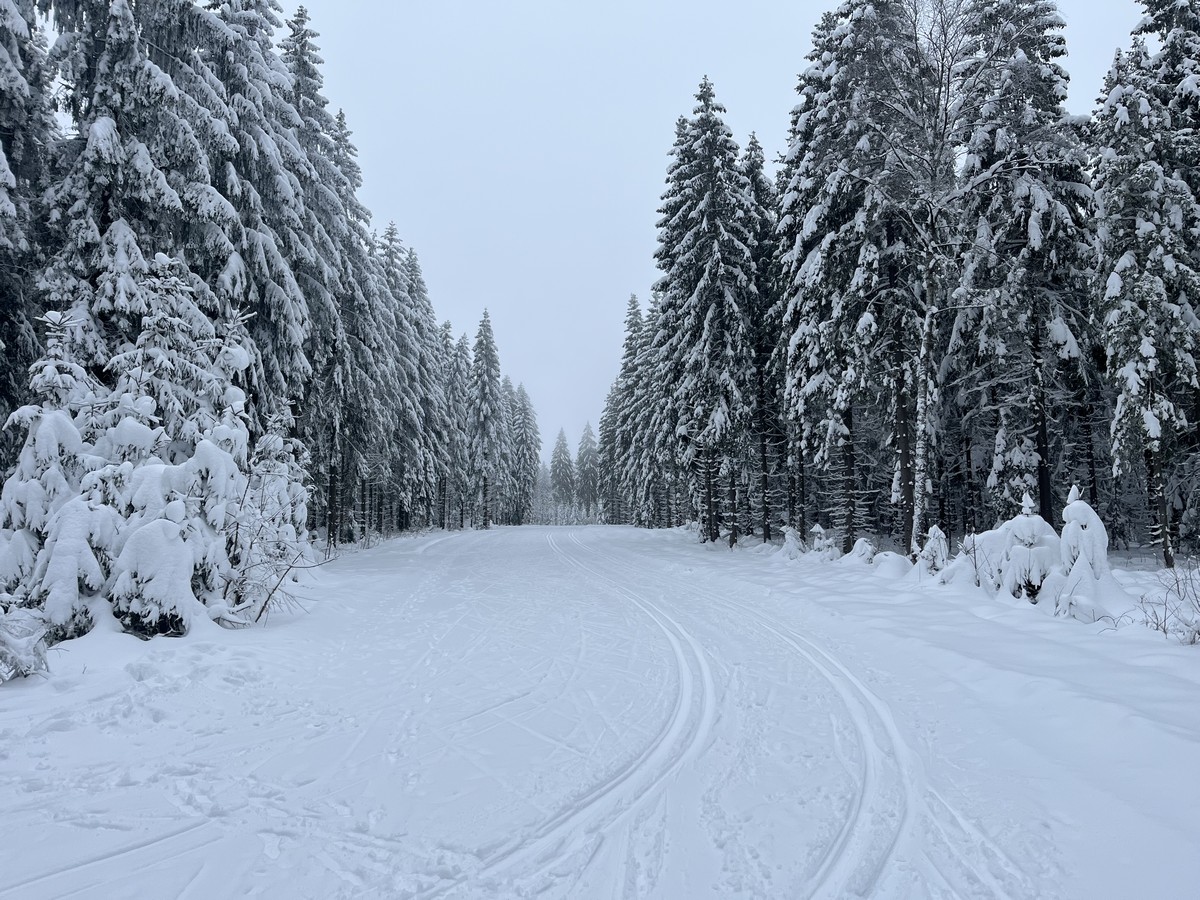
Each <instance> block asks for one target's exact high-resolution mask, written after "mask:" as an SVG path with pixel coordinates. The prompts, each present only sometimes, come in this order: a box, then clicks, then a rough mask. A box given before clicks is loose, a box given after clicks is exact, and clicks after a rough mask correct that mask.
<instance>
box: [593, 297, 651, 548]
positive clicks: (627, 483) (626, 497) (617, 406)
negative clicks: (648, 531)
mask: <svg viewBox="0 0 1200 900" xmlns="http://www.w3.org/2000/svg"><path fill="white" fill-rule="evenodd" d="M647 338H648V335H647V334H646V326H645V323H644V321H643V318H642V308H641V304H640V303H639V302H638V298H637V296H636V295H633V294H631V295H630V297H629V303H628V306H627V307H626V311H625V338H624V342H623V345H622V349H621V368H620V370H619V371H618V372H617V378H616V381H615V382H613V386H612V390H611V391H610V392H609V397H608V402H607V403H606V404H605V407H604V414H603V415H602V416H601V417H600V434H601V447H602V450H601V460H600V465H601V468H602V470H603V472H604V474H603V476H602V477H603V478H604V481H605V483H606V485H607V486H608V487H607V488H606V498H605V517H606V519H607V521H609V522H611V523H613V524H626V523H630V522H635V521H638V519H637V517H636V516H635V514H634V508H635V503H634V498H635V496H636V495H637V493H638V491H637V488H636V484H635V468H634V459H635V457H636V455H637V454H638V451H639V449H640V448H641V447H642V446H643V444H644V443H646V442H652V440H653V435H652V434H651V432H650V431H649V429H648V428H645V429H643V427H642V426H643V425H647V426H648V425H649V422H648V421H646V422H639V421H638V420H637V410H638V408H639V396H638V394H639V370H638V366H639V362H640V359H641V357H642V355H643V352H644V351H645V352H648V351H649V348H648V347H646V346H644V342H645V341H646V340H647ZM606 421H607V422H608V423H610V424H608V425H607V426H606V424H605V423H606ZM643 524H646V523H643Z"/></svg>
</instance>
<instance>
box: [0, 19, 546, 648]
mask: <svg viewBox="0 0 1200 900" xmlns="http://www.w3.org/2000/svg"><path fill="white" fill-rule="evenodd" d="M280 11H281V7H280V6H279V4H278V2H276V0H228V2H221V3H196V2H194V0H36V2H35V0H0V141H2V144H0V149H2V151H3V152H2V153H0V344H2V348H3V355H2V356H0V419H4V420H7V422H8V428H6V429H5V430H4V432H3V435H2V437H0V471H3V472H4V474H5V476H6V480H5V482H4V487H3V493H2V495H0V613H8V614H10V616H14V617H15V616H17V615H18V613H22V612H23V613H28V614H31V615H33V616H34V617H36V620H37V622H38V623H39V624H38V628H39V629H44V630H45V631H46V637H47V640H49V641H50V642H55V641H59V640H62V639H65V638H67V637H71V636H73V635H77V634H80V633H83V632H85V631H87V630H88V629H90V628H91V627H92V626H93V625H94V624H95V622H96V621H97V619H99V618H102V617H104V616H107V615H108V614H109V612H110V610H111V613H112V615H115V616H116V617H117V619H118V620H119V621H120V622H121V624H122V625H123V627H124V628H125V629H127V630H129V631H131V632H133V633H135V634H141V635H153V634H179V633H182V632H185V631H186V630H187V629H188V627H189V624H190V623H191V622H193V621H194V620H195V619H196V618H197V617H203V618H210V619H215V620H217V621H219V622H223V623H226V624H233V625H236V624H244V623H247V622H250V621H254V620H257V619H259V618H261V617H262V616H263V615H264V614H265V612H266V611H267V609H268V607H269V606H270V604H271V603H272V602H273V601H279V600H280V599H281V598H282V597H283V596H285V595H286V592H287V586H288V585H289V584H290V583H291V581H292V579H293V577H294V575H295V571H296V570H298V569H300V568H303V567H305V566H307V565H311V564H313V562H314V561H315V553H314V544H316V545H318V546H320V548H321V549H322V550H323V551H324V552H325V553H329V552H330V551H332V550H333V549H336V547H337V546H338V545H339V544H341V543H345V542H362V541H365V540H368V539H370V538H371V537H372V536H374V535H379V534H384V535H386V534H389V533H394V532H395V531H397V530H402V529H409V528H423V527H433V526H443V527H450V528H463V527H466V526H469V525H474V524H480V525H483V526H484V527H486V526H487V525H489V524H490V523H491V522H492V521H497V522H503V523H513V524H519V523H521V522H522V521H526V520H528V519H529V518H530V517H531V515H532V514H533V503H534V494H535V491H536V489H537V485H538V480H539V476H540V475H541V474H542V471H541V470H542V468H543V464H542V462H541V437H540V435H539V433H538V425H537V417H536V414H535V412H534V408H533V405H532V402H531V400H530V398H529V396H528V394H527V393H526V391H525V389H524V387H523V386H516V387H514V386H513V384H512V382H511V381H510V380H509V379H508V378H506V377H505V376H504V375H503V372H502V371H501V367H500V360H499V353H498V350H497V347H496V343H495V339H494V336H493V332H492V325H491V320H490V318H489V316H488V314H487V313H486V311H485V313H484V315H483V319H482V321H481V322H480V323H479V326H478V330H477V332H476V335H475V338H474V341H471V340H470V339H469V338H468V337H467V335H466V334H462V335H461V336H457V337H456V336H455V333H454V330H453V328H452V326H451V324H450V323H449V322H446V323H443V324H440V325H439V324H438V322H437V320H436V318H435V314H434V310H433V306H432V303H431V300H430V297H429V291H428V289H427V287H426V284H425V280H424V278H423V275H422V272H421V266H420V262H419V260H418V258H417V254H416V252H415V251H414V250H413V249H412V248H410V247H406V246H405V245H404V243H403V242H402V240H401V238H400V234H399V229H398V227H397V226H396V225H395V224H394V223H392V224H389V225H388V226H387V227H386V228H385V229H384V230H383V232H382V234H380V233H378V232H376V231H374V230H373V229H372V227H371V217H370V212H369V211H368V210H367V209H366V208H365V207H364V206H363V205H362V203H361V202H360V201H359V199H358V194H359V190H360V188H361V187H362V181H363V178H362V172H361V170H360V168H359V165H358V162H357V160H356V150H355V146H354V143H353V140H352V134H351V130H350V127H349V124H348V123H347V121H346V118H345V116H344V115H343V114H342V113H341V112H338V111H335V110H334V109H332V108H331V107H330V104H329V102H328V101H327V99H326V98H325V97H324V95H323V93H322V91H323V78H322V73H321V66H322V60H321V57H320V55H319V47H318V43H317V40H318V34H317V33H316V31H315V30H314V29H313V27H312V26H311V22H310V21H309V16H308V13H307V12H306V10H305V9H304V7H300V8H299V9H298V10H297V12H296V14H295V15H294V17H292V18H291V19H289V20H288V21H286V22H284V21H283V20H282V18H281V15H280Z"/></svg>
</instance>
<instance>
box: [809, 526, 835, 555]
mask: <svg viewBox="0 0 1200 900" xmlns="http://www.w3.org/2000/svg"><path fill="white" fill-rule="evenodd" d="M808 531H809V534H811V535H812V536H813V545H812V548H813V552H814V553H816V554H817V555H819V556H820V557H821V558H823V559H837V558H838V557H839V556H840V555H841V553H839V551H838V546H837V537H836V535H830V533H829V532H827V531H826V530H825V529H824V528H822V527H821V526H820V524H817V525H814V526H813V527H812V528H810V529H809V530H808Z"/></svg>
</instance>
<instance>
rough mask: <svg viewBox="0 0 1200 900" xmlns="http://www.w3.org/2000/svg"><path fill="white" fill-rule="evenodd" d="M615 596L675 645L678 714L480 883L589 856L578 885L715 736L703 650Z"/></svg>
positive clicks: (633, 600)
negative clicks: (604, 848) (604, 847)
mask: <svg viewBox="0 0 1200 900" xmlns="http://www.w3.org/2000/svg"><path fill="white" fill-rule="evenodd" d="M546 543H547V545H548V547H549V548H550V550H551V551H552V552H553V553H554V555H555V557H556V558H557V559H558V560H559V561H560V562H562V563H563V564H565V565H567V566H569V567H570V568H572V569H574V570H576V571H579V572H582V573H583V574H585V575H587V576H589V577H590V578H593V579H596V580H599V581H607V580H608V579H606V578H605V577H604V576H603V574H602V573H599V572H597V571H595V570H594V569H592V568H591V567H589V566H587V565H586V564H584V563H583V562H581V561H580V560H579V559H577V558H575V557H573V556H571V555H570V554H569V553H568V552H566V551H564V550H563V549H562V548H561V547H560V546H559V543H558V541H557V540H556V539H555V536H554V535H552V534H548V535H546ZM614 590H616V591H617V592H618V593H620V594H621V596H623V597H624V598H625V599H626V600H627V601H628V602H629V603H630V604H631V605H633V606H634V607H636V608H637V609H638V610H639V611H641V612H642V613H643V614H644V615H645V616H646V618H647V619H648V620H649V621H650V622H652V623H653V625H654V626H655V627H656V628H657V629H658V630H659V631H660V632H661V633H662V634H663V636H664V637H665V638H666V640H667V642H668V644H669V645H670V647H671V650H672V653H673V657H674V662H675V672H676V677H677V690H676V695H675V702H674V708H673V710H672V713H671V715H670V717H669V718H668V719H667V721H666V722H665V723H664V724H663V727H662V728H661V730H660V731H659V732H658V734H657V735H656V736H655V738H654V740H653V741H651V742H650V743H649V744H648V745H647V746H646V747H645V748H644V749H643V750H642V752H641V753H640V754H639V755H638V756H637V758H636V759H634V760H633V761H632V762H630V763H629V764H627V765H626V766H624V767H622V768H620V769H619V770H618V771H617V772H616V773H614V774H613V775H611V776H610V777H609V778H607V779H605V780H604V781H601V782H600V783H598V784H595V785H593V786H592V787H591V788H589V790H588V791H586V792H585V793H583V794H581V795H579V796H577V797H575V798H573V799H572V801H571V802H570V803H569V804H568V805H567V806H565V807H563V808H562V809H560V810H559V811H557V812H556V813H555V814H554V815H553V816H551V817H549V818H547V819H546V820H545V821H543V822H541V823H540V824H539V825H538V826H537V827H536V828H534V829H533V830H532V832H531V833H528V834H525V835H523V836H522V837H521V839H520V840H519V841H518V842H516V843H514V844H512V845H510V846H507V847H504V848H502V849H500V850H498V851H496V852H494V853H492V854H491V855H489V856H488V857H487V858H486V859H484V860H483V862H482V865H481V866H480V868H479V869H478V870H477V871H475V872H473V873H471V876H470V877H471V879H472V880H474V881H476V882H478V883H479V884H488V883H493V884H495V883H496V881H497V879H498V878H503V880H507V881H510V882H511V881H516V880H539V879H545V878H546V877H547V876H548V875H549V874H550V873H552V872H554V871H555V870H556V869H558V868H561V867H562V865H563V863H564V862H566V861H567V860H569V859H572V858H576V857H579V856H581V855H582V857H583V858H584V860H585V861H584V863H583V866H582V867H580V869H579V870H578V871H576V872H575V873H574V874H573V875H572V880H573V881H574V880H577V879H578V877H579V875H581V874H582V872H583V870H584V869H586V868H587V866H588V864H590V863H591V862H593V861H594V860H595V859H596V852H597V850H598V849H599V847H600V844H601V843H602V842H603V841H605V840H613V838H612V836H611V835H610V832H611V831H612V830H613V829H614V828H616V827H622V828H627V827H628V822H629V821H630V819H631V818H633V817H635V816H636V815H637V813H638V812H639V811H640V810H641V809H643V808H645V807H646V806H647V805H649V804H652V803H653V802H655V800H656V799H657V798H658V796H659V793H660V792H661V790H662V789H663V787H664V784H665V782H667V781H668V780H669V779H670V778H671V777H672V776H673V775H675V774H676V773H677V772H678V771H679V770H680V769H681V768H682V767H683V766H684V765H686V764H688V763H689V762H691V761H692V760H694V759H695V758H696V756H697V755H698V754H699V752H700V750H701V748H702V746H703V743H704V741H705V740H706V738H707V737H708V735H709V733H710V732H711V730H712V726H713V721H714V718H715V708H716V700H715V697H716V691H715V688H714V685H713V678H712V672H711V670H710V669H709V666H708V661H707V657H706V654H705V651H704V650H703V648H701V646H700V645H699V644H698V643H697V641H696V640H695V638H693V637H692V635H691V634H689V633H688V632H687V631H686V630H685V629H684V628H683V627H682V626H680V625H679V623H678V622H676V621H675V620H674V619H672V618H671V617H670V616H668V615H667V614H666V613H665V612H663V610H662V609H660V608H659V607H657V606H655V605H654V604H652V603H650V602H649V601H648V600H646V599H644V598H641V597H639V596H637V595H636V594H635V593H633V592H631V591H628V590H627V589H625V588H624V587H621V586H619V585H616V584H614ZM581 656H582V648H581ZM581 656H580V657H578V658H577V659H576V664H575V666H574V668H573V671H572V674H571V677H570V679H569V681H568V684H569V683H571V682H574V681H575V680H576V679H577V678H578V675H579V671H580V667H579V661H580V658H581ZM697 683H698V685H699V686H698V687H697ZM697 707H698V709H697ZM617 839H618V840H620V841H621V846H623V847H627V846H628V841H629V835H628V832H627V831H622V833H621V834H620V835H619V837H618V838H617ZM619 858H623V855H619ZM465 881H466V879H463V880H460V881H457V882H455V883H453V884H444V885H439V886H437V887H436V888H433V889H432V890H430V891H427V892H424V893H422V894H419V895H418V896H419V897H436V896H442V895H444V894H446V893H448V892H450V891H453V890H454V889H456V888H459V887H461V886H462V885H463V884H464V883H465ZM615 881H616V882H617V883H618V884H621V883H623V882H624V878H623V877H622V876H620V875H619V876H618V877H617V878H616V879H615ZM561 887H562V886H561V885H559V886H558V889H560V890H561Z"/></svg>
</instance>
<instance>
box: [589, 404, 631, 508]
mask: <svg viewBox="0 0 1200 900" xmlns="http://www.w3.org/2000/svg"><path fill="white" fill-rule="evenodd" d="M618 402H619V398H618V396H617V383H616V382H615V381H614V382H613V383H612V385H610V386H609V389H608V395H607V396H606V397H605V398H604V409H603V410H602V411H601V413H600V426H599V432H600V434H599V438H598V440H597V442H596V477H597V481H598V484H599V486H598V494H599V498H600V500H599V505H598V514H599V515H600V517H601V521H603V522H605V523H607V524H609V525H624V524H626V518H625V507H626V504H624V503H623V502H622V501H621V494H620V485H619V483H618V481H617V455H618V451H617V404H618Z"/></svg>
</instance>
